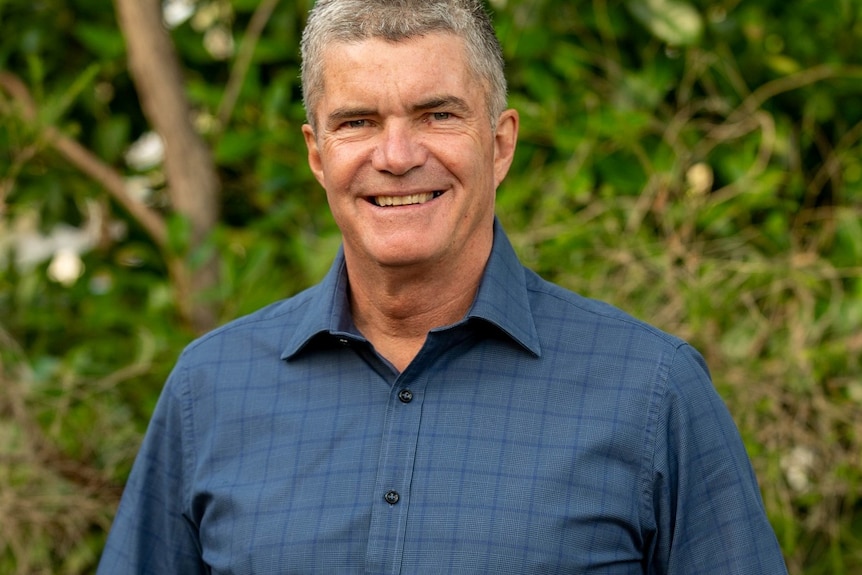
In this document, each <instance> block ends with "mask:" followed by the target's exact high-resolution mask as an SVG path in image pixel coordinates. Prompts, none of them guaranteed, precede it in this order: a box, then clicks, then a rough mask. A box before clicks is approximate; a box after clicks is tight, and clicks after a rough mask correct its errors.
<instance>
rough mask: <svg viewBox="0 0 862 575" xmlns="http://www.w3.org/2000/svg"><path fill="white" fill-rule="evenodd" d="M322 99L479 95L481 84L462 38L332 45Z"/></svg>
mask: <svg viewBox="0 0 862 575" xmlns="http://www.w3.org/2000/svg"><path fill="white" fill-rule="evenodd" d="M322 56H323V62H322V72H323V98H324V100H328V101H331V100H332V99H341V98H343V97H345V96H348V95H350V96H351V97H357V96H360V95H362V94H366V95H374V94H380V93H385V94H401V95H403V96H407V95H409V94H422V93H426V92H428V91H435V92H439V91H441V90H444V91H447V92H449V91H455V92H458V95H460V96H464V97H467V96H470V95H472V93H473V92H477V93H478V94H479V95H481V81H480V80H479V78H478V77H475V76H474V75H473V74H471V72H470V67H469V64H468V58H467V50H466V45H465V42H464V40H463V39H462V38H460V37H458V36H455V35H453V34H449V33H434V34H428V35H425V36H418V37H415V38H409V39H405V40H400V41H397V42H393V41H388V40H384V39H380V38H370V39H367V40H362V41H359V42H350V43H344V42H339V43H334V44H331V45H330V46H327V48H326V49H325V50H324V51H323V54H322Z"/></svg>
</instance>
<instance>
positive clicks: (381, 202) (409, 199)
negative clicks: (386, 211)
mask: <svg viewBox="0 0 862 575" xmlns="http://www.w3.org/2000/svg"><path fill="white" fill-rule="evenodd" d="M442 195H443V192H442V191H434V192H425V193H422V194H408V195H406V196H373V197H371V198H369V201H370V202H371V203H372V204H374V205H375V206H379V207H382V208H388V207H394V206H415V205H419V204H424V203H426V202H430V201H431V200H433V199H434V198H439V197H440V196H442Z"/></svg>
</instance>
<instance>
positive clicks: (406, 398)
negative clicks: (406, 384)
mask: <svg viewBox="0 0 862 575" xmlns="http://www.w3.org/2000/svg"><path fill="white" fill-rule="evenodd" d="M398 399H400V400H401V403H410V402H411V401H413V392H412V391H410V390H409V389H402V390H401V391H399V392H398Z"/></svg>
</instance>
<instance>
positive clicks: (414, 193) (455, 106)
mask: <svg viewBox="0 0 862 575" xmlns="http://www.w3.org/2000/svg"><path fill="white" fill-rule="evenodd" d="M323 71H324V91H323V94H322V96H321V98H320V100H319V101H318V104H317V105H316V108H315V109H314V110H311V113H312V114H314V118H315V120H316V124H317V127H316V131H314V132H313V131H312V129H311V127H310V126H304V127H303V133H304V135H305V139H306V143H307V145H308V158H309V164H310V166H311V169H312V171H313V172H314V175H315V176H316V177H317V180H318V181H319V182H320V184H321V185H322V186H323V187H324V189H325V190H326V194H327V199H328V201H329V205H330V209H331V210H332V214H333V216H334V218H335V220H336V223H337V224H338V226H339V227H340V228H341V231H342V234H343V236H344V249H345V255H346V256H347V258H348V262H349V263H350V264H351V265H363V266H375V265H376V266H384V267H391V266H396V267H397V266H411V265H417V264H419V265H424V264H431V265H432V266H437V265H441V264H442V265H445V266H450V265H456V266H457V265H465V264H466V262H469V261H470V260H471V259H472V261H474V262H475V259H476V258H483V257H487V254H488V251H489V250H490V246H491V241H492V237H493V233H492V229H493V228H492V222H493V216H494V196H495V192H496V188H497V185H498V184H499V183H500V182H501V181H502V179H503V177H504V176H505V175H506V172H507V171H508V169H509V165H510V164H511V160H512V155H513V153H514V148H515V140H516V138H517V128H518V117H517V114H516V113H515V112H514V111H513V110H508V111H506V112H504V113H503V114H502V115H501V116H500V119H499V120H498V127H497V130H496V132H494V131H493V130H492V127H491V121H490V119H489V118H488V112H487V106H486V95H485V88H484V85H483V84H482V82H481V81H480V80H479V79H478V78H476V77H474V76H472V75H471V74H470V72H469V69H468V67H467V62H466V55H465V49H464V44H463V41H462V40H461V39H460V38H457V37H455V36H453V35H449V34H431V35H427V36H423V37H419V38H415V39H410V40H406V41H401V42H387V41H385V40H380V39H371V40H366V41H363V42H360V43H356V44H341V43H339V44H334V45H332V46H330V47H329V48H327V49H326V51H325V52H324V59H323ZM481 262H482V263H483V264H484V259H482V260H481Z"/></svg>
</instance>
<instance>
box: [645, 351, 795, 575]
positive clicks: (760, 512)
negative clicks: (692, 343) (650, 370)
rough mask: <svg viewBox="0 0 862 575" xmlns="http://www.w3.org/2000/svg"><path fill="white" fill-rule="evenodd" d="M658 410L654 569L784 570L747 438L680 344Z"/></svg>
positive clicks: (650, 507)
mask: <svg viewBox="0 0 862 575" xmlns="http://www.w3.org/2000/svg"><path fill="white" fill-rule="evenodd" d="M659 405H660V408H659V409H658V410H657V413H656V414H655V417H657V421H656V424H657V425H656V428H655V429H656V436H655V442H654V445H655V453H654V458H653V477H652V486H651V487H652V489H651V494H652V500H651V501H646V502H644V507H645V509H646V511H645V514H649V516H650V519H651V520H654V522H655V523H654V526H655V538H654V540H653V542H652V545H651V551H652V555H651V558H650V563H649V566H648V572H649V573H656V574H668V575H734V574H739V575H742V574H745V575H761V574H763V575H779V574H785V573H787V570H786V567H785V564H784V559H783V557H782V554H781V549H780V547H779V545H778V542H777V540H776V538H775V534H774V532H773V529H772V527H771V525H770V524H769V521H768V519H767V517H766V513H765V510H764V507H763V501H762V498H761V495H760V490H759V487H758V484H757V479H756V478H755V475H754V471H753V469H752V467H751V463H750V461H749V459H748V455H747V453H746V451H745V447H744V445H743V442H742V439H741V437H740V436H739V432H738V430H737V428H736V425H735V424H734V422H733V420H732V419H731V416H730V414H729V412H728V410H727V408H726V406H725V404H724V402H723V401H722V400H721V398H720V397H719V396H718V394H717V393H716V392H715V389H714V387H713V385H712V382H711V380H710V377H709V373H708V371H707V368H706V365H705V363H704V362H703V359H702V358H701V357H700V355H699V354H698V353H697V352H696V351H694V350H693V349H692V348H691V347H689V346H682V347H681V348H679V349H678V350H677V354H676V358H675V359H674V362H673V364H672V366H671V368H670V371H669V373H668V379H667V387H666V389H665V390H664V398H663V400H662V401H661V403H660V404H659Z"/></svg>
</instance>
